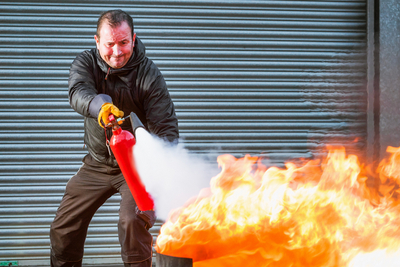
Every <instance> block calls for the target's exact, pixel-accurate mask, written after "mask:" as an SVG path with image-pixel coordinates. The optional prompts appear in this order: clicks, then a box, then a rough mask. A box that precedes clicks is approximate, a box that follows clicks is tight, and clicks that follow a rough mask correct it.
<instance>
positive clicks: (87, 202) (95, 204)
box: [50, 160, 153, 267]
mask: <svg viewBox="0 0 400 267" xmlns="http://www.w3.org/2000/svg"><path fill="white" fill-rule="evenodd" d="M84 162H85V160H84ZM90 162H92V161H90ZM118 192H119V193H120V194H121V203H120V210H119V222H118V237H119V242H120V244H121V257H122V261H123V262H124V263H125V264H126V265H125V266H132V267H133V266H135V267H150V266H151V260H152V243H153V237H152V236H151V234H150V233H149V231H148V230H147V229H146V225H147V224H146V222H145V221H144V220H143V219H142V218H140V217H138V216H137V215H136V212H135V208H136V203H135V200H134V199H133V197H132V194H131V192H130V190H129V188H128V185H127V184H126V182H125V179H124V177H123V175H122V173H121V172H120V171H119V169H118V170H116V169H112V168H110V167H108V166H104V165H99V166H96V165H95V164H94V165H88V164H85V163H84V164H83V165H82V167H81V168H80V169H79V171H78V172H77V173H76V174H75V175H74V176H73V177H72V178H71V179H70V180H69V181H68V183H67V186H66V189H65V194H64V196H63V199H62V201H61V204H60V206H59V208H58V210H57V213H56V216H55V218H54V221H53V223H52V224H51V227H50V243H51V266H54V267H61V266H63V267H69V266H71V267H72V266H74V267H79V266H81V265H82V258H83V252H84V243H85V239H86V235H87V229H88V226H89V223H90V221H91V219H92V217H93V215H94V213H95V212H96V211H97V209H98V208H99V207H100V206H101V205H103V203H104V202H105V201H106V200H107V199H108V198H110V197H111V196H112V195H114V194H116V193H118Z"/></svg>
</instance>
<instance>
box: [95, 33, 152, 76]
mask: <svg viewBox="0 0 400 267" xmlns="http://www.w3.org/2000/svg"><path fill="white" fill-rule="evenodd" d="M94 49H95V50H96V59H97V64H98V65H99V67H100V69H101V70H102V71H103V72H105V73H109V74H123V73H125V72H128V71H131V70H132V69H133V68H135V67H136V66H137V65H139V64H140V63H141V62H143V60H144V59H145V57H146V47H145V46H144V44H143V43H142V41H141V40H140V39H139V37H137V36H136V40H135V47H134V48H133V53H132V56H131V58H130V59H129V60H128V62H127V63H126V65H125V66H123V67H122V68H119V69H114V68H111V67H110V66H108V64H107V63H106V62H105V61H104V60H103V59H102V58H101V56H100V52H99V50H98V49H97V48H94ZM109 68H110V71H108V69H109Z"/></svg>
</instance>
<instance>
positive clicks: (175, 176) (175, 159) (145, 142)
mask: <svg viewBox="0 0 400 267" xmlns="http://www.w3.org/2000/svg"><path fill="white" fill-rule="evenodd" d="M135 134H136V145H135V146H134V156H135V161H136V169H137V171H138V173H139V176H140V178H141V180H142V182H143V184H144V185H145V187H146V190H147V192H149V193H150V195H151V196H152V197H153V199H154V202H155V207H156V214H157V218H158V219H161V220H166V219H167V218H168V215H169V213H170V212H171V211H173V210H174V209H176V208H179V207H182V206H183V205H184V204H185V203H186V202H187V201H188V200H189V199H191V198H192V197H195V196H197V195H198V194H199V192H200V190H201V189H203V188H207V187H209V186H210V180H211V178H212V177H213V176H215V175H217V174H218V173H219V170H218V168H217V166H216V164H211V163H207V162H206V161H205V160H204V159H201V158H200V157H199V156H196V155H193V154H189V152H188V151H187V150H186V149H184V148H183V144H181V143H180V144H178V145H171V144H169V143H167V142H165V141H163V140H162V139H160V138H158V137H156V136H153V135H151V134H150V133H149V132H147V131H146V130H144V129H143V128H137V129H136V132H135Z"/></svg>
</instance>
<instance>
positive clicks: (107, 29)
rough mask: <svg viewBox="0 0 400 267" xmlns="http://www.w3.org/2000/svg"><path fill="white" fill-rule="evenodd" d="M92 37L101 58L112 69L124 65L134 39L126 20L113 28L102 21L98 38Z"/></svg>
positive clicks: (129, 55) (129, 54)
mask: <svg viewBox="0 0 400 267" xmlns="http://www.w3.org/2000/svg"><path fill="white" fill-rule="evenodd" d="M94 39H95V40H96V46H97V49H98V50H99V52H100V56H101V58H102V59H103V60H104V61H105V62H106V63H107V64H108V65H109V66H110V67H112V68H114V69H119V68H122V67H123V66H125V64H126V63H127V62H128V60H129V58H130V57H131V55H132V53H133V47H134V46H135V40H134V39H133V38H132V32H131V29H130V28H129V25H128V23H126V21H123V22H122V23H121V25H119V26H116V27H114V28H113V27H111V26H110V25H109V24H108V23H107V21H104V22H103V24H102V25H101V27H100V38H97V36H96V35H95V36H94Z"/></svg>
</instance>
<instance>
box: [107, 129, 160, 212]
mask: <svg viewBox="0 0 400 267" xmlns="http://www.w3.org/2000/svg"><path fill="white" fill-rule="evenodd" d="M135 143H136V139H135V137H134V136H133V134H131V133H130V132H129V131H125V130H122V129H121V127H117V128H116V129H113V136H112V137H111V140H110V147H111V150H112V152H113V154H114V156H115V159H116V160H117V162H118V165H119V167H120V169H121V172H122V174H123V175H124V178H125V180H126V183H127V184H128V187H129V190H130V191H131V193H132V195H133V198H134V199H135V201H136V204H137V206H138V208H139V209H140V210H141V211H146V210H154V200H153V198H152V197H151V195H150V194H149V193H148V192H147V191H146V187H145V185H144V184H143V182H142V180H141V178H140V176H139V173H138V171H137V169H136V164H135V157H134V153H133V148H134V145H135Z"/></svg>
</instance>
